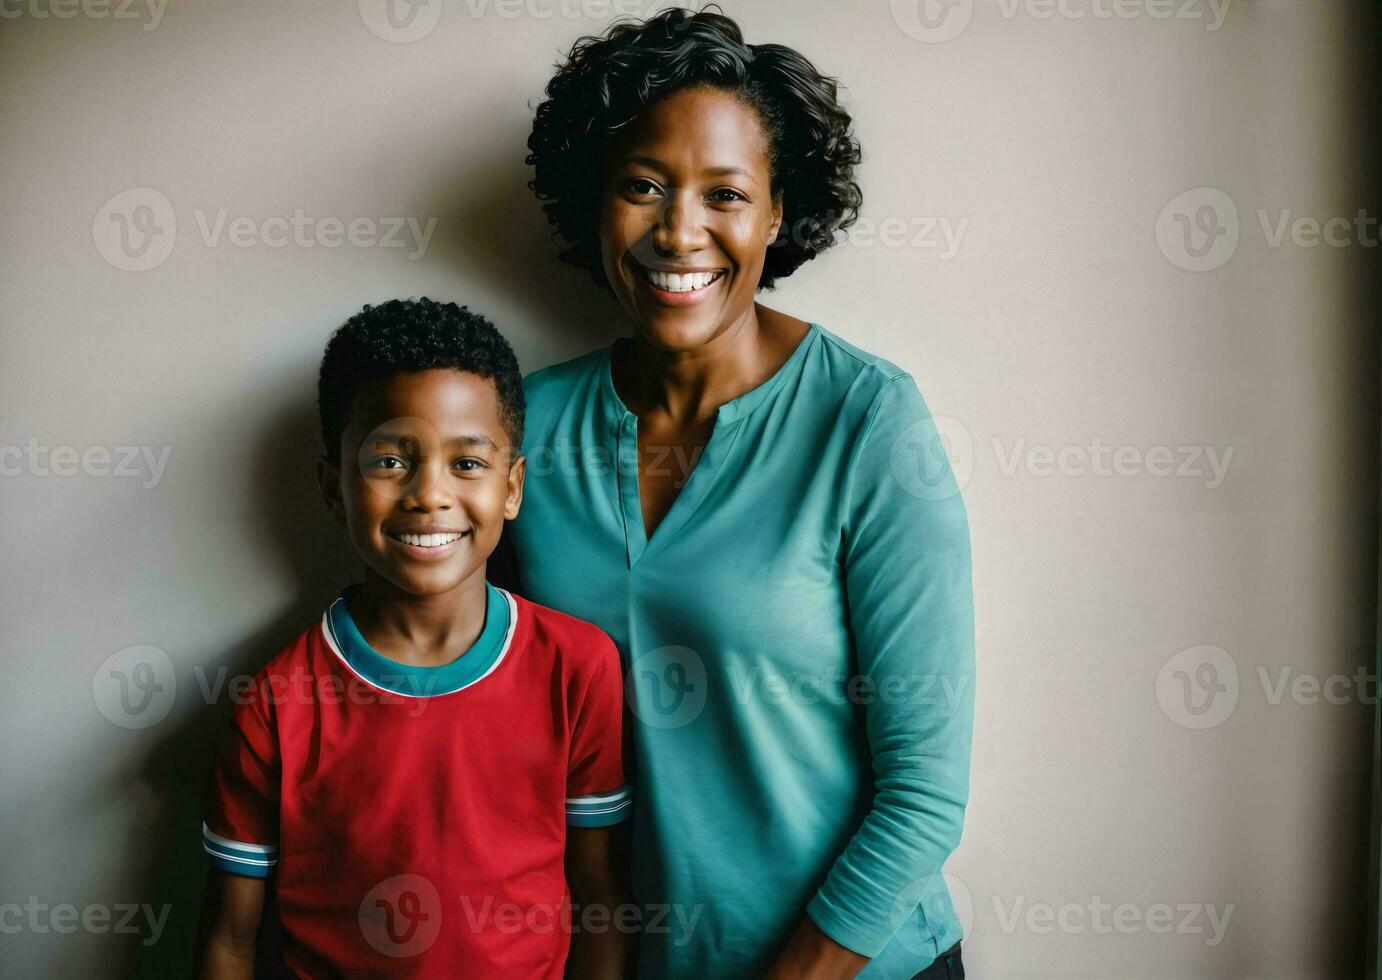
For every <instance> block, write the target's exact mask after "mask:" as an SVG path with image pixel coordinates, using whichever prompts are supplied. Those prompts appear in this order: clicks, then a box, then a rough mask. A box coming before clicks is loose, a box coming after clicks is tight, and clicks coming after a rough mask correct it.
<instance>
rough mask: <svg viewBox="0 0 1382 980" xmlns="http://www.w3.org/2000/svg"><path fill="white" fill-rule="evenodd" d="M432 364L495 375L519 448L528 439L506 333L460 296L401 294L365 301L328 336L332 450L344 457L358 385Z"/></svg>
mask: <svg viewBox="0 0 1382 980" xmlns="http://www.w3.org/2000/svg"><path fill="white" fill-rule="evenodd" d="M432 368H455V369H457V370H460V371H469V372H470V373H471V374H477V375H479V376H480V377H482V378H488V379H490V380H491V381H493V382H494V386H495V388H496V389H497V390H498V392H499V417H500V419H501V420H502V421H503V423H504V428H505V430H506V431H507V432H508V435H509V440H510V444H511V445H512V447H513V453H512V455H513V456H517V455H518V447H519V446H520V445H521V444H522V442H523V414H524V401H523V378H522V375H521V374H520V373H519V370H518V358H517V357H515V356H514V352H513V348H512V347H510V346H509V342H508V341H507V340H505V339H504V337H503V335H502V334H500V333H499V331H498V330H496V329H495V328H494V324H492V323H490V322H489V321H488V320H486V319H485V318H484V317H483V316H481V315H480V314H478V313H472V312H471V311H470V310H469V309H468V308H466V307H464V306H457V305H456V304H455V303H438V302H436V301H435V300H431V299H428V298H427V297H426V296H424V297H422V299H394V300H389V301H388V302H387V303H383V304H381V305H379V306H369V305H366V306H365V308H364V309H363V310H361V311H360V312H359V313H357V314H355V315H354V316H353V317H351V318H350V319H349V320H347V321H346V322H345V324H344V325H342V326H341V328H340V329H338V330H337V331H336V332H335V333H334V334H332V335H331V339H330V340H329V341H328V342H327V345H326V353H325V355H323V357H322V363H321V373H320V375H319V376H318V379H317V408H318V410H319V411H320V413H321V427H322V440H323V441H324V442H325V443H326V455H327V458H328V459H330V460H331V461H332V462H334V463H339V462H340V454H341V433H342V432H343V431H344V429H345V426H346V419H347V418H348V417H349V412H350V401H351V398H352V397H353V396H354V394H355V389H356V388H357V387H358V386H359V385H361V384H363V383H364V382H367V381H371V380H373V379H375V378H384V377H388V376H389V375H394V374H403V373H408V372H413V371H427V370H430V369H432Z"/></svg>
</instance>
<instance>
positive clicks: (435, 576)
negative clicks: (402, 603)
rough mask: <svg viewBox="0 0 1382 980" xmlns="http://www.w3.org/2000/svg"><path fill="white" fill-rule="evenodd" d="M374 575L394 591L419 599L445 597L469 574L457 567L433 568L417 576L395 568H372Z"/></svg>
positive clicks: (409, 570) (412, 572)
mask: <svg viewBox="0 0 1382 980" xmlns="http://www.w3.org/2000/svg"><path fill="white" fill-rule="evenodd" d="M374 573H375V574H376V575H378V576H379V577H380V578H383V579H385V580H387V581H388V583H389V584H390V585H392V586H393V587H394V588H395V589H397V590H398V591H400V592H406V593H408V594H409V595H414V596H417V597H419V598H425V597H427V596H436V595H445V594H446V593H448V592H450V591H452V590H453V589H455V588H456V587H457V586H459V585H460V584H461V583H462V582H464V581H465V580H466V578H467V577H468V575H469V572H468V570H467V569H465V568H464V567H462V566H460V565H457V566H455V567H452V568H435V569H430V570H428V571H427V572H425V573H422V574H418V573H416V572H414V571H413V570H412V569H403V568H398V567H396V566H391V567H389V568H380V567H378V566H374Z"/></svg>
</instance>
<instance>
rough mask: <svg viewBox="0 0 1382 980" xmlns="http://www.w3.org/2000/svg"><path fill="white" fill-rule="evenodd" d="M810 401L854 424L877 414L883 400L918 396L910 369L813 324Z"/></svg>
mask: <svg viewBox="0 0 1382 980" xmlns="http://www.w3.org/2000/svg"><path fill="white" fill-rule="evenodd" d="M816 328H817V330H818V331H819V333H820V342H819V344H818V345H817V356H816V357H815V358H814V360H815V362H816V365H815V375H816V378H815V383H814V384H813V385H812V386H811V387H812V389H814V390H813V391H812V396H813V400H814V401H815V402H816V404H818V405H820V406H821V407H822V408H825V409H826V411H828V412H829V413H830V414H832V415H833V416H834V417H835V418H837V419H838V420H839V422H840V423H841V424H855V423H858V422H862V421H865V420H867V419H868V418H869V417H871V416H873V415H875V414H877V412H878V409H879V407H880V406H881V405H882V404H883V403H885V402H894V403H906V402H915V403H916V404H918V405H920V404H922V403H921V396H920V392H919V391H918V389H917V384H916V380H915V379H914V378H913V376H912V373H911V371H909V370H907V369H906V368H904V367H902V366H900V365H899V364H897V363H896V362H894V361H892V360H890V359H888V358H886V357H884V356H882V355H880V354H875V353H873V352H871V351H868V350H865V349H864V348H862V347H860V346H858V345H857V344H854V343H851V342H850V341H848V340H846V339H845V338H843V337H841V336H840V335H839V334H837V333H834V332H833V331H831V330H828V329H826V328H825V327H824V326H822V325H821V324H819V323H817V324H816Z"/></svg>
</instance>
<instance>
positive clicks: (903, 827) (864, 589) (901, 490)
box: [807, 374, 974, 957]
mask: <svg viewBox="0 0 1382 980" xmlns="http://www.w3.org/2000/svg"><path fill="white" fill-rule="evenodd" d="M848 472H849V477H848V479H849V485H848V487H847V490H846V497H845V510H846V513H845V527H844V540H843V549H844V550H843V560H844V575H845V591H846V596H847V602H848V610H849V619H850V631H851V634H852V640H853V645H854V648H855V656H856V657H857V669H858V672H859V674H860V677H859V678H858V687H857V688H856V690H857V691H858V692H859V694H858V700H859V701H861V702H863V707H862V710H863V711H864V717H865V726H866V731H867V740H868V746H869V751H870V754H871V758H872V767H873V776H874V798H873V806H872V809H871V811H870V812H869V813H868V814H867V816H866V817H865V818H864V820H863V822H862V823H861V825H860V826H859V828H858V830H857V832H856V833H855V834H854V836H853V837H852V838H851V839H850V841H849V843H848V844H847V846H846V847H845V849H844V851H843V852H842V853H841V854H840V856H839V857H838V859H837V860H836V861H835V863H834V865H833V866H832V868H831V870H830V872H829V874H828V876H827V877H826V879H825V881H824V883H823V884H822V885H821V887H820V889H819V890H818V891H817V892H816V894H815V895H814V896H813V897H812V899H811V901H810V903H809V905H808V907H807V913H808V914H809V915H810V917H811V918H812V920H813V921H814V922H815V923H816V925H817V926H818V927H819V928H820V929H821V930H822V931H823V932H825V933H826V934H827V935H828V936H830V937H831V938H833V939H834V940H835V941H837V942H839V943H840V944H842V945H844V946H846V947H848V948H850V949H852V950H854V951H856V952H858V953H860V954H862V955H865V956H870V957H872V956H876V955H877V954H878V953H879V952H880V951H881V950H882V948H883V947H884V946H885V945H886V944H887V942H888V940H889V938H890V937H891V936H892V934H893V933H894V932H895V931H896V929H897V927H898V925H899V917H898V910H899V904H900V903H901V904H906V903H907V901H908V896H912V900H911V905H912V907H914V906H915V904H916V900H915V897H916V896H917V895H918V894H919V892H920V891H921V885H922V883H923V882H924V881H926V880H928V879H931V878H932V876H936V875H938V874H939V872H940V870H941V866H942V865H943V864H944V862H945V860H946V859H947V857H949V855H950V853H951V852H952V851H953V850H954V849H955V847H956V846H957V845H958V844H959V841H960V835H961V829H962V826H963V821H964V813H965V806H966V803H967V801H968V797H969V764H970V762H969V760H970V742H971V736H972V731H973V714H974V606H973V587H972V575H971V563H970V540H969V523H968V519H967V517H966V514H965V508H964V504H963V502H962V500H961V499H960V494H959V488H958V486H957V485H956V481H955V477H954V474H953V472H952V469H951V466H950V461H949V459H948V458H947V455H946V451H945V449H944V447H943V446H942V445H941V442H940V438H939V434H938V431H937V428H936V425H935V423H934V422H933V420H932V418H931V415H930V412H929V411H928V410H927V408H926V405H925V403H924V402H923V400H922V397H921V394H920V392H918V390H917V386H916V383H915V382H914V381H913V379H912V378H911V376H909V375H906V374H903V375H899V376H898V377H895V378H893V379H892V380H891V381H889V382H888V383H887V384H886V385H884V386H883V388H882V389H881V390H880V392H879V394H878V396H877V397H876V398H875V400H874V404H873V406H872V411H871V414H870V416H869V419H868V421H867V422H866V423H865V426H864V430H863V435H862V436H861V437H860V439H859V442H858V443H857V445H856V449H855V452H854V458H853V464H852V466H851V467H850V469H849V471H848ZM904 911H905V912H906V913H910V912H911V908H907V909H905V910H904Z"/></svg>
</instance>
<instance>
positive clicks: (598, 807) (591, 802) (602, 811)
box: [566, 785, 633, 827]
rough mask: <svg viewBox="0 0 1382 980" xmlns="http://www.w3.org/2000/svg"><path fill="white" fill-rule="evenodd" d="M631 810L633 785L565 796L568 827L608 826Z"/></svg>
mask: <svg viewBox="0 0 1382 980" xmlns="http://www.w3.org/2000/svg"><path fill="white" fill-rule="evenodd" d="M632 810H633V787H632V786H627V785H626V786H620V787H619V788H618V789H616V790H611V791H610V792H608V793H593V794H591V795H589V796H568V797H567V798H566V825H567V826H568V827H609V826H612V825H614V824H616V823H619V821H621V820H623V819H624V818H625V817H627V816H628V815H629V813H630V812H632Z"/></svg>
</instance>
